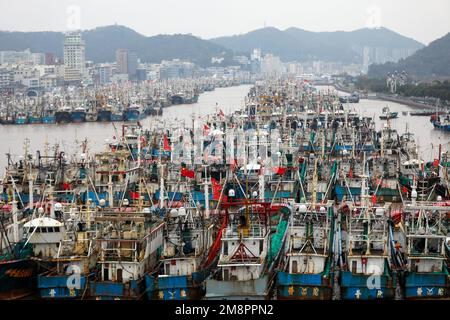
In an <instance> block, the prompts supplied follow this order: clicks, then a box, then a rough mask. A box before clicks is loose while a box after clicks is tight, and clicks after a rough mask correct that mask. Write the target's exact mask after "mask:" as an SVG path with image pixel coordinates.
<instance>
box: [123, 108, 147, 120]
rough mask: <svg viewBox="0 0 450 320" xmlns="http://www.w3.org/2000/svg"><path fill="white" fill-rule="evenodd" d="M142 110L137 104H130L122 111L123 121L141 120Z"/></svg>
mask: <svg viewBox="0 0 450 320" xmlns="http://www.w3.org/2000/svg"><path fill="white" fill-rule="evenodd" d="M142 116H143V114H142V110H141V107H140V106H139V105H137V104H131V105H130V106H128V107H127V108H125V110H124V111H123V120H124V121H138V120H140V119H141V118H142Z"/></svg>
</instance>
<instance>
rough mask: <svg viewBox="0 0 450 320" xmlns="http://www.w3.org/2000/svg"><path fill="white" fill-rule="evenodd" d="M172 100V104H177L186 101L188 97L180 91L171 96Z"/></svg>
mask: <svg viewBox="0 0 450 320" xmlns="http://www.w3.org/2000/svg"><path fill="white" fill-rule="evenodd" d="M170 100H171V103H172V105H177V104H183V103H185V100H186V98H185V95H184V93H182V92H178V93H175V94H173V95H172V96H171V97H170Z"/></svg>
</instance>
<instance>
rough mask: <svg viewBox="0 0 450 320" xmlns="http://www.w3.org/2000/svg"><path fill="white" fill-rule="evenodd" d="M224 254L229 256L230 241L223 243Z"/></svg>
mask: <svg viewBox="0 0 450 320" xmlns="http://www.w3.org/2000/svg"><path fill="white" fill-rule="evenodd" d="M223 254H224V255H226V256H227V255H228V241H224V243H223Z"/></svg>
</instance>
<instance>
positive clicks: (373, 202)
mask: <svg viewBox="0 0 450 320" xmlns="http://www.w3.org/2000/svg"><path fill="white" fill-rule="evenodd" d="M376 203H377V196H376V195H375V194H374V195H373V196H372V204H373V205H375V204H376Z"/></svg>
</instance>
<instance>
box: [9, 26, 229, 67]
mask: <svg viewBox="0 0 450 320" xmlns="http://www.w3.org/2000/svg"><path fill="white" fill-rule="evenodd" d="M82 36H83V39H84V40H85V42H86V59H87V60H92V61H94V62H112V61H115V52H116V50H117V49H119V48H125V49H129V50H133V51H135V52H136V53H137V55H138V57H139V58H140V59H141V61H145V62H150V63H159V62H160V61H161V60H163V59H166V60H170V59H174V58H180V59H189V60H191V61H192V62H195V63H198V64H199V65H201V66H209V65H210V64H211V57H217V56H223V57H224V58H225V60H224V61H223V64H229V63H230V62H231V59H232V55H233V54H232V51H231V50H227V49H225V48H224V47H222V46H220V45H217V44H214V43H211V42H209V41H206V40H202V39H200V38H197V37H194V36H192V35H185V34H175V35H157V36H152V37H146V36H143V35H141V34H139V33H137V32H135V31H134V30H132V29H129V28H127V27H124V26H117V25H114V26H106V27H99V28H95V29H93V30H87V31H83V33H82ZM63 42H64V34H63V33H61V32H9V31H0V50H25V49H27V48H29V49H30V50H31V51H32V52H52V53H54V54H56V55H57V56H59V57H62V56H63Z"/></svg>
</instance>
